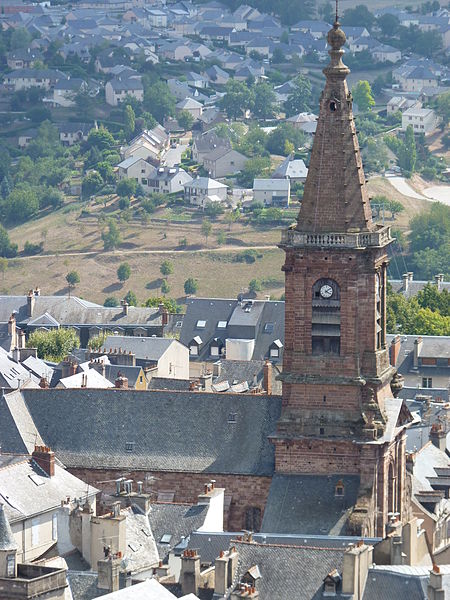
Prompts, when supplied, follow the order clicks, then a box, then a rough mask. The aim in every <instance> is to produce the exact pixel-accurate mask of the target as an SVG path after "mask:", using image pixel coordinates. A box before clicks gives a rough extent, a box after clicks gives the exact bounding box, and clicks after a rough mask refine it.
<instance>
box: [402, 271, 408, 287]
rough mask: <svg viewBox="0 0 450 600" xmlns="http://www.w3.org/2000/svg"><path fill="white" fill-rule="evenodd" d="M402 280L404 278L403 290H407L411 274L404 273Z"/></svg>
mask: <svg viewBox="0 0 450 600" xmlns="http://www.w3.org/2000/svg"><path fill="white" fill-rule="evenodd" d="M402 280H403V285H402V291H403V292H407V291H408V288H409V274H408V273H403V275H402Z"/></svg>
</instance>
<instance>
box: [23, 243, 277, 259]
mask: <svg viewBox="0 0 450 600" xmlns="http://www.w3.org/2000/svg"><path fill="white" fill-rule="evenodd" d="M277 248H278V246H275V245H274V246H223V247H221V248H194V249H193V250H176V249H173V250H113V251H109V252H105V251H103V250H86V251H84V252H59V253H58V254H36V255H35V256H16V257H14V258H12V259H11V260H25V259H26V260H29V259H36V258H38V259H39V258H57V257H63V256H64V257H65V256H97V255H100V256H122V255H131V254H136V255H138V254H143V255H147V254H201V253H202V252H219V253H220V252H224V253H226V252H243V251H244V250H276V249H277Z"/></svg>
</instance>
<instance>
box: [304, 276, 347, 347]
mask: <svg viewBox="0 0 450 600" xmlns="http://www.w3.org/2000/svg"><path fill="white" fill-rule="evenodd" d="M311 335H312V353H313V354H339V353H340V351H341V290H340V287H339V285H338V284H337V283H336V281H334V279H324V278H323V279H319V280H318V281H316V283H315V284H314V285H313V289H312V331H311Z"/></svg>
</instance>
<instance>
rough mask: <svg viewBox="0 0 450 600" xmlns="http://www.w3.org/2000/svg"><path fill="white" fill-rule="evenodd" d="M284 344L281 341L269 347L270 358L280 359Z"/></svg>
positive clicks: (274, 342)
mask: <svg viewBox="0 0 450 600" xmlns="http://www.w3.org/2000/svg"><path fill="white" fill-rule="evenodd" d="M282 347H283V344H282V343H281V342H280V340H275V341H273V342H272V343H271V345H270V347H269V356H270V358H280V352H281V348H282Z"/></svg>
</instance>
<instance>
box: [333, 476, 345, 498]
mask: <svg viewBox="0 0 450 600" xmlns="http://www.w3.org/2000/svg"><path fill="white" fill-rule="evenodd" d="M334 495H335V496H343V495H344V484H343V482H342V481H341V480H339V481H338V482H337V484H336V487H335V489H334Z"/></svg>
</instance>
